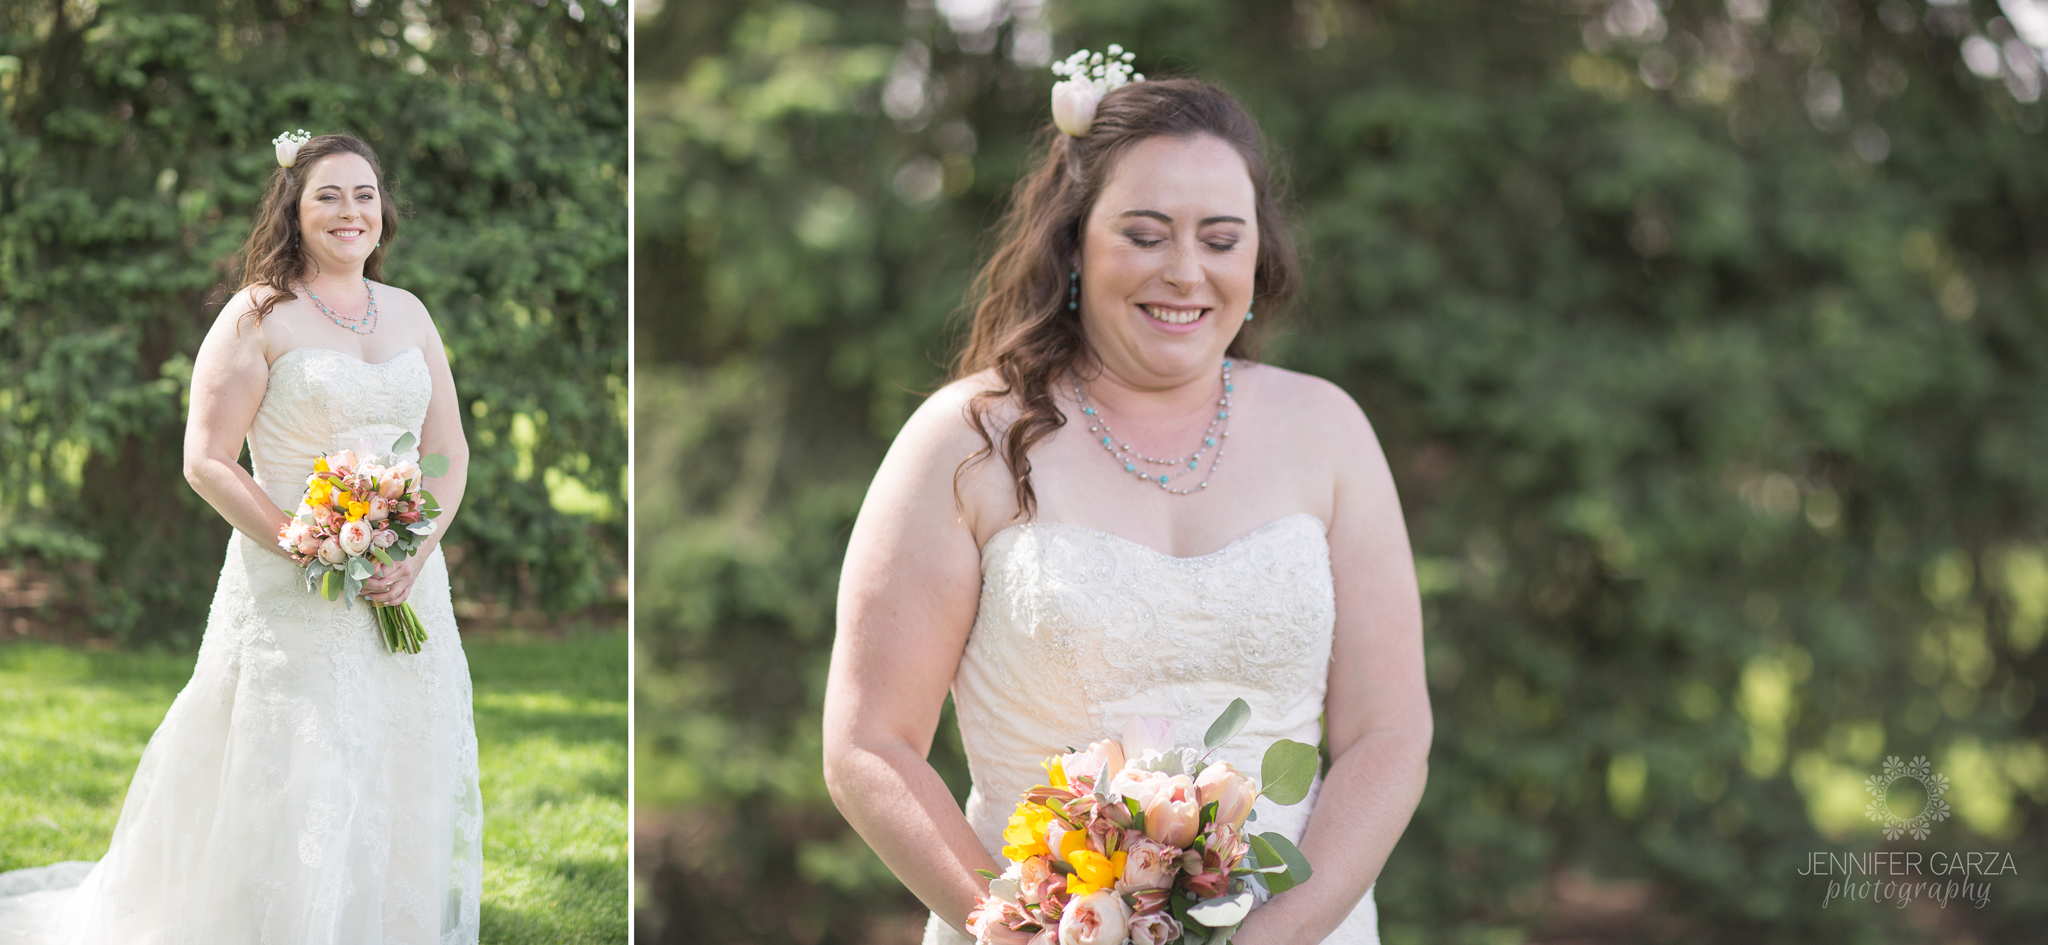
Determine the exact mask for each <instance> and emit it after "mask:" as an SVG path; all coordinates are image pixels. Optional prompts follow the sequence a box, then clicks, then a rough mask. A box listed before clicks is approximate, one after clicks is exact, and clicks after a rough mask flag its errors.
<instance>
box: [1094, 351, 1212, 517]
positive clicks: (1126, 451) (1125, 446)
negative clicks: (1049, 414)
mask: <svg viewBox="0 0 2048 945" xmlns="http://www.w3.org/2000/svg"><path fill="white" fill-rule="evenodd" d="M1068 377H1070V378H1072V380H1073V382H1074V399H1075V400H1076V401H1078V402H1079V403H1080V404H1081V415H1082V416H1085V417H1087V418H1088V432H1089V433H1091V434H1093V435H1094V436H1095V437H1096V439H1098V440H1100V441H1101V443H1102V448H1103V449H1104V450H1107V451H1108V452H1109V454H1110V455H1111V456H1114V457H1116V460H1117V462H1119V463H1122V464H1123V467H1124V472H1127V473H1131V474H1133V475H1136V476H1137V477H1138V478H1139V479H1143V480H1145V481H1146V482H1149V483H1151V484H1153V485H1155V486H1158V487H1159V488H1161V489H1164V490H1166V491H1167V492H1171V493H1173V494H1174V495H1193V494H1194V493H1197V492H1200V491H1202V490H1203V489H1207V488H1209V478H1210V477H1211V476H1214V475H1215V474H1216V470H1217V468H1218V467H1220V466H1222V465H1223V447H1224V445H1225V444H1227V443H1228V442H1229V440H1230V394H1231V392H1232V391H1233V390H1235V388H1234V387H1232V386H1231V383H1230V360H1229V359H1228V358H1225V359H1224V361H1223V394H1222V396H1221V397H1219V398H1218V399H1217V401H1216V416H1215V417H1214V418H1213V419H1211V420H1210V421H1209V427H1208V429H1206V430H1203V431H1202V445H1200V446H1198V447H1195V451H1194V452H1192V453H1189V454H1188V455H1186V456H1184V457H1181V458H1179V459H1160V458H1158V457H1155V456H1147V455H1145V454H1143V453H1140V452H1138V451H1137V449H1136V448H1135V447H1133V446H1131V444H1129V443H1125V442H1123V441H1122V440H1119V439H1117V436H1116V434H1114V433H1111V432H1110V430H1109V421H1108V420H1105V419H1103V417H1102V412H1101V411H1099V410H1097V409H1095V406H1094V405H1093V404H1090V403H1089V402H1088V392H1087V390H1085V389H1083V388H1082V387H1081V378H1080V376H1079V375H1076V374H1073V373H1072V372H1069V373H1068ZM1210 450H1215V453H1214V454H1213V455H1211V456H1210V457H1209V470H1208V472H1206V473H1204V474H1203V476H1202V480H1201V482H1199V483H1197V484H1196V485H1195V487H1194V488H1192V489H1176V488H1174V487H1173V485H1172V484H1173V483H1174V482H1175V481H1177V480H1180V479H1183V478H1186V477H1188V476H1192V475H1194V474H1195V473H1196V472H1197V471H1199V470H1200V469H1201V467H1202V454H1204V453H1208V452H1209V451H1210ZM1141 463H1142V464H1145V465H1149V466H1156V467H1169V466H1170V467H1173V468H1175V469H1179V470H1180V471H1179V472H1177V473H1174V474H1172V475H1168V474H1165V473H1160V474H1159V475H1156V476H1155V475H1153V470H1150V469H1140V468H1138V467H1139V464H1141ZM1182 467H1185V468H1184V469H1183V468H1182Z"/></svg>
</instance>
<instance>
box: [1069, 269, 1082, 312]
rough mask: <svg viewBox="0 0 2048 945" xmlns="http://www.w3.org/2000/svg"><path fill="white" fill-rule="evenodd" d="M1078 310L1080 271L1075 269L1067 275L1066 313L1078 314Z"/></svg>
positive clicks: (1079, 308) (1079, 306) (1079, 301)
mask: <svg viewBox="0 0 2048 945" xmlns="http://www.w3.org/2000/svg"><path fill="white" fill-rule="evenodd" d="M1080 310H1081V270H1079V269H1075V270H1073V271H1071V272H1068V273H1067V311H1069V312H1078V311H1080Z"/></svg>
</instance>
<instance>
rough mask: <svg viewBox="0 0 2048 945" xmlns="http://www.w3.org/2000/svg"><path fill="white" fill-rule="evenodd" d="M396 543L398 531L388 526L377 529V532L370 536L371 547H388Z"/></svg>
mask: <svg viewBox="0 0 2048 945" xmlns="http://www.w3.org/2000/svg"><path fill="white" fill-rule="evenodd" d="M397 543H398V533H397V532H395V531H392V530H391V529H388V528H380V529H377V534H375V535H373V536H371V538H370V546H371V547H373V548H389V547H391V546H392V545H395V544H397Z"/></svg>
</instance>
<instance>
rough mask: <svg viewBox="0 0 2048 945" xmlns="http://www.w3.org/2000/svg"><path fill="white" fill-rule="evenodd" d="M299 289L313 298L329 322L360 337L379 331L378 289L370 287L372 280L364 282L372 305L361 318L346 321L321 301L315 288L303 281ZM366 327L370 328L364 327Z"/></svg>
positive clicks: (364, 289) (300, 282) (364, 287)
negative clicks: (314, 292)
mask: <svg viewBox="0 0 2048 945" xmlns="http://www.w3.org/2000/svg"><path fill="white" fill-rule="evenodd" d="M299 288H301V289H304V290H306V295H307V296H309V297H311V298H312V300H313V304H314V305H316V306H319V308H320V312H321V314H323V315H326V316H327V319H328V320H329V321H331V322H333V323H335V324H337V325H340V326H341V327H343V328H346V329H348V330H349V331H352V332H355V333H356V334H358V335H367V334H369V333H371V332H373V331H376V330H377V289H376V287H375V286H372V285H370V280H368V279H364V280H363V291H364V292H367V293H369V299H370V304H369V307H368V308H366V309H365V310H364V311H363V314H362V316H361V317H359V318H347V319H345V318H342V317H341V316H340V315H336V314H335V313H334V310H333V309H331V308H328V307H327V303H326V302H322V301H320V297H319V296H317V295H314V294H313V287H312V286H311V285H309V284H307V283H306V281H305V280H303V279H301V280H299ZM365 325H367V326H369V327H367V328H365V327H363V326H365Z"/></svg>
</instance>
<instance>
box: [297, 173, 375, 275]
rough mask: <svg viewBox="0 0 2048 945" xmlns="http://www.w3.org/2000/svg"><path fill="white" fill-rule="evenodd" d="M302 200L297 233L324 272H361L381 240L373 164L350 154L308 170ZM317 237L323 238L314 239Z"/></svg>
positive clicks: (300, 198)
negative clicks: (301, 235)
mask: <svg viewBox="0 0 2048 945" xmlns="http://www.w3.org/2000/svg"><path fill="white" fill-rule="evenodd" d="M305 174H306V190H305V193H304V194H302V195H301V196H300V197H299V232H300V233H302V234H305V236H306V237H307V238H306V239H305V250H306V253H307V255H310V256H312V257H313V262H314V264H315V268H316V269H317V270H318V271H319V272H322V273H331V272H346V271H348V270H350V269H353V268H356V267H359V266H361V265H362V264H363V261H364V260H365V259H367V258H368V257H369V255H370V253H372V252H374V251H375V250H376V249H377V243H378V237H380V236H381V235H382V223H383V216H384V214H383V206H382V203H381V201H382V195H381V194H379V193H378V192H377V174H376V171H374V170H373V169H371V167H370V162H368V161H365V160H363V159H362V157H360V156H358V155H354V154H349V153H346V152H344V153H341V154H333V155H329V156H326V157H323V158H321V159H320V160H319V161H317V162H315V163H314V164H313V166H311V167H309V168H306V170H305ZM314 234H318V235H319V237H320V238H313V237H314Z"/></svg>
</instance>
